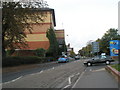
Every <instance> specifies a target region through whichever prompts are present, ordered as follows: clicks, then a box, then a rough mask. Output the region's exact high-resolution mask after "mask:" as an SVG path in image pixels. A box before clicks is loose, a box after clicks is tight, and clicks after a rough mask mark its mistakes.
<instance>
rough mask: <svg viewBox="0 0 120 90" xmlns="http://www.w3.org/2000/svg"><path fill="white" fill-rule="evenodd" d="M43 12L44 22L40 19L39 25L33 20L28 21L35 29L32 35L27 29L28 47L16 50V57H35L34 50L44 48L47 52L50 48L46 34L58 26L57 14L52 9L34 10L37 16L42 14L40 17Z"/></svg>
mask: <svg viewBox="0 0 120 90" xmlns="http://www.w3.org/2000/svg"><path fill="white" fill-rule="evenodd" d="M41 12H42V14H43V16H44V17H43V21H41V20H39V19H38V20H37V23H36V22H35V21H34V20H32V19H30V20H29V19H28V21H27V22H28V23H29V24H30V25H31V27H32V28H33V30H32V33H30V32H29V30H27V29H26V30H25V34H26V36H27V37H26V41H27V44H28V47H26V48H21V49H16V52H15V53H14V55H16V54H17V56H24V55H25V56H26V55H28V56H29V55H33V52H32V50H35V49H38V48H43V49H46V50H47V49H48V48H49V46H50V43H49V40H48V38H47V37H46V32H47V30H48V29H49V28H50V27H52V28H53V29H54V27H55V26H56V21H55V12H54V9H51V8H43V9H40V10H39V9H36V10H33V13H37V14H39V13H40V15H41ZM30 51H31V52H30ZM26 53H27V54H26ZM28 53H29V54H28Z"/></svg>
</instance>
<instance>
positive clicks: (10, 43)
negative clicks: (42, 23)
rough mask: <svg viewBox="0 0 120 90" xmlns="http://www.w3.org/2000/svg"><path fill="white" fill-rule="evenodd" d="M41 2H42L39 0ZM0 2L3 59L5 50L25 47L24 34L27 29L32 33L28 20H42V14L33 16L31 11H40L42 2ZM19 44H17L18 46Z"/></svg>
mask: <svg viewBox="0 0 120 90" xmlns="http://www.w3.org/2000/svg"><path fill="white" fill-rule="evenodd" d="M41 1H42V0H41ZM41 1H40V2H34V4H35V5H34V4H33V3H31V2H27V3H20V2H2V7H1V8H2V52H3V57H4V56H5V55H6V54H5V49H15V48H20V47H21V46H22V47H26V46H27V44H26V40H25V37H26V34H25V33H24V31H25V29H26V28H27V29H28V30H29V31H30V32H32V27H31V26H30V23H28V22H27V21H28V19H32V20H35V22H36V23H37V21H36V20H37V19H36V18H38V19H40V20H43V19H42V17H43V14H42V13H41V14H39V15H38V14H34V13H33V11H32V10H33V9H34V10H35V9H40V8H42V7H43V5H47V4H44V3H43V2H41ZM18 43H19V44H18Z"/></svg>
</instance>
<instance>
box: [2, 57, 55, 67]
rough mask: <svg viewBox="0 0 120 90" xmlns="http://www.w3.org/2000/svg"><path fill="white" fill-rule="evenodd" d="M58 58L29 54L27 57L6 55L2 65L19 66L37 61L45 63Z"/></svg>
mask: <svg viewBox="0 0 120 90" xmlns="http://www.w3.org/2000/svg"><path fill="white" fill-rule="evenodd" d="M55 60H56V59H54V58H50V57H37V56H27V57H20V56H12V57H6V58H3V60H2V67H9V66H18V65H24V64H35V63H45V62H49V61H55Z"/></svg>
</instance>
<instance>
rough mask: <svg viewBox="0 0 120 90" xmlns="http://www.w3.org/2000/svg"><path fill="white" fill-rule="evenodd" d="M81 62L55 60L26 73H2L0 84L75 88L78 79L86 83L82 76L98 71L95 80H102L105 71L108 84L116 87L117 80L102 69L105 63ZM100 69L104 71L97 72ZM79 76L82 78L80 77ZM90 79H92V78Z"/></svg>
mask: <svg viewBox="0 0 120 90" xmlns="http://www.w3.org/2000/svg"><path fill="white" fill-rule="evenodd" d="M83 62H84V60H77V61H71V62H68V63H57V62H55V63H53V64H51V65H49V66H48V67H41V68H36V69H31V70H28V71H26V73H25V71H24V72H19V74H18V73H17V72H16V73H17V75H16V74H15V73H12V74H7V75H3V81H4V82H3V84H2V85H3V88H62V89H65V88H76V87H78V86H79V83H80V84H81V82H80V81H82V82H83V83H82V84H85V83H86V82H85V80H84V77H89V75H90V76H91V74H90V73H94V72H98V75H99V76H101V78H97V77H96V78H97V80H102V74H104V73H105V75H107V77H109V78H107V80H109V81H110V82H107V83H108V85H109V83H110V85H111V84H113V86H111V87H113V88H117V85H118V84H117V82H116V81H115V80H114V78H113V77H112V76H111V74H109V73H107V72H106V71H105V69H104V68H105V66H106V65H104V64H103V65H99V66H92V67H86V66H84V65H83ZM100 70H101V71H104V73H102V72H99V71H100ZM83 73H84V74H83ZM106 73H107V74H106ZM81 76H82V79H80V77H81ZM93 76H94V75H93ZM103 76H104V75H103ZM15 77H16V78H15ZM88 79H89V78H88ZM103 79H104V78H103ZM90 81H92V79H91V80H90ZM90 81H89V83H90ZM101 82H102V81H101ZM87 83H88V82H87ZM77 84H78V85H77ZM82 84H81V85H82ZM104 84H106V83H104ZM82 86H83V87H82V88H84V87H86V86H85V85H82ZM80 88H81V87H80ZM108 88H109V86H108Z"/></svg>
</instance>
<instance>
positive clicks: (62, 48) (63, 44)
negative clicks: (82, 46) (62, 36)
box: [58, 41, 67, 55]
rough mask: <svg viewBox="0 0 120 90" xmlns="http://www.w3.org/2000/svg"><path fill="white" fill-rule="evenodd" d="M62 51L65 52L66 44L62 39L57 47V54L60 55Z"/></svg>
mask: <svg viewBox="0 0 120 90" xmlns="http://www.w3.org/2000/svg"><path fill="white" fill-rule="evenodd" d="M62 52H67V46H66V44H65V41H63V43H62V46H61V47H59V51H58V54H59V55H61V54H62Z"/></svg>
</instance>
